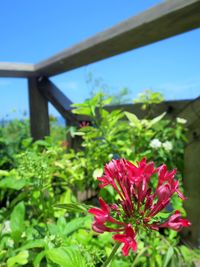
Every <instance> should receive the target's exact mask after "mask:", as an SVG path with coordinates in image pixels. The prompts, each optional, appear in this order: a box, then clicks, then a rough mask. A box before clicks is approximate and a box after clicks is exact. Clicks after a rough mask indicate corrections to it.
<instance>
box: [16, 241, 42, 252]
mask: <svg viewBox="0 0 200 267" xmlns="http://www.w3.org/2000/svg"><path fill="white" fill-rule="evenodd" d="M44 246H45V241H44V239H36V240H31V241H28V242H27V243H26V244H25V245H23V246H22V247H20V248H18V249H16V251H20V250H25V249H31V248H42V247H44Z"/></svg>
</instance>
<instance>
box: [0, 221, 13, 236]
mask: <svg viewBox="0 0 200 267" xmlns="http://www.w3.org/2000/svg"><path fill="white" fill-rule="evenodd" d="M10 232H11V228H10V221H5V222H4V224H3V229H2V234H8V233H10Z"/></svg>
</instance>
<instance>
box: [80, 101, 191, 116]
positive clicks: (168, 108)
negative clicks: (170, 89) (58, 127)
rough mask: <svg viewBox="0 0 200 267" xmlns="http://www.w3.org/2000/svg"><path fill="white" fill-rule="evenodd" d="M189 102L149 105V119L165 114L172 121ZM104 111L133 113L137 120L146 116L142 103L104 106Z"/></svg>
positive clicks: (165, 102)
mask: <svg viewBox="0 0 200 267" xmlns="http://www.w3.org/2000/svg"><path fill="white" fill-rule="evenodd" d="M189 103H191V100H170V101H164V102H162V103H160V104H156V105H155V104H154V105H151V116H150V118H153V117H156V116H159V115H160V114H162V113H163V112H167V114H166V118H167V119H173V118H176V117H177V116H179V115H178V114H180V112H181V111H182V110H183V109H184V108H185V107H186V106H187V105H188V104H189ZM105 109H106V110H107V111H109V112H111V111H113V110H116V109H120V110H123V111H128V112H131V113H134V114H135V115H136V116H137V117H138V118H139V119H143V118H145V117H146V116H147V111H146V110H142V103H136V104H122V105H110V106H105ZM78 120H79V121H82V120H85V121H88V120H89V118H88V116H78Z"/></svg>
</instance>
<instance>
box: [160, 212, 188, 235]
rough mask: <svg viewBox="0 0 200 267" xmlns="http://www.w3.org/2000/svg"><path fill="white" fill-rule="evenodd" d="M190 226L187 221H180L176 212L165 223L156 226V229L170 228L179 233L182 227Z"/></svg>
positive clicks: (179, 214)
mask: <svg viewBox="0 0 200 267" xmlns="http://www.w3.org/2000/svg"><path fill="white" fill-rule="evenodd" d="M190 225H191V222H190V221H188V220H187V219H182V218H181V213H180V211H178V210H176V211H175V213H174V214H173V215H171V216H170V217H169V219H168V220H167V221H166V222H164V223H163V224H160V225H158V227H160V228H161V227H164V228H170V229H173V230H175V231H179V230H181V229H182V228H183V227H189V226H190Z"/></svg>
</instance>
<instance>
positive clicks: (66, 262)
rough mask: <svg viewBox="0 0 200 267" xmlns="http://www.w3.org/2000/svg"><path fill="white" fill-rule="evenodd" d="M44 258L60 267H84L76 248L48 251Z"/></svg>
mask: <svg viewBox="0 0 200 267" xmlns="http://www.w3.org/2000/svg"><path fill="white" fill-rule="evenodd" d="M46 257H47V258H48V259H49V260H51V261H52V262H53V263H56V264H58V265H59V266H60V267H86V263H85V259H84V257H83V256H82V255H81V253H80V251H79V250H78V249H77V248H76V247H60V248H53V249H49V250H47V251H46Z"/></svg>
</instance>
